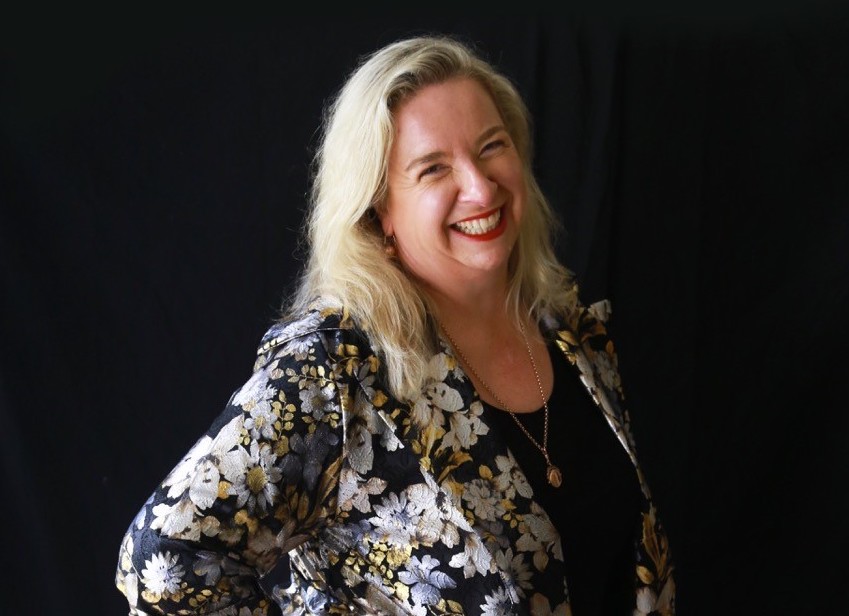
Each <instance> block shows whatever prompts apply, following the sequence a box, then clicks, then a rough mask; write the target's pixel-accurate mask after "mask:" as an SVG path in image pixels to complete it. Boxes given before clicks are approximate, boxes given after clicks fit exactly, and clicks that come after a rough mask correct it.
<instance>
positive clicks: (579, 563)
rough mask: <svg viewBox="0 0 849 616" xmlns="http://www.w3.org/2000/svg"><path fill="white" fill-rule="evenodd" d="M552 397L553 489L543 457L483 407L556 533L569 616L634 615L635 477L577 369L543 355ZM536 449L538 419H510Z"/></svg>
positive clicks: (505, 416) (539, 415) (538, 414)
mask: <svg viewBox="0 0 849 616" xmlns="http://www.w3.org/2000/svg"><path fill="white" fill-rule="evenodd" d="M549 354H550V356H551V361H552V365H553V367H554V390H553V392H552V394H551V398H549V400H548V408H549V427H548V431H549V434H548V453H549V456H550V458H551V461H552V463H554V464H555V465H557V466H558V467H559V468H560V471H561V473H562V474H563V483H562V485H561V486H560V487H559V488H555V487H552V486H551V485H549V483H548V481H547V479H546V463H545V458H544V457H543V455H542V452H540V450H539V449H537V448H536V447H535V446H534V445H533V443H531V442H530V440H529V439H528V437H527V436H525V434H524V433H522V431H521V430H520V429H519V427H518V426H517V425H516V423H515V422H514V421H513V419H512V418H511V417H510V414H509V413H506V412H504V411H502V410H500V409H497V408H495V407H493V406H490V405H488V404H486V403H484V409H485V411H484V413H485V416H486V418H487V420H489V421H490V423H494V424H495V425H496V426H497V428H498V429H499V431H500V432H502V433H503V436H504V438H505V439H506V441H507V444H508V446H509V447H510V450H511V451H512V452H513V456H514V457H515V458H516V461H517V462H518V463H519V466H521V467H522V469H523V470H524V471H525V474H526V475H527V477H528V481H529V482H530V484H531V487H532V488H533V491H534V499H535V500H536V501H537V502H539V503H540V505H542V507H543V508H544V509H545V510H546V512H547V513H548V515H549V516H550V517H551V520H552V522H553V523H554V526H555V527H556V528H557V530H558V532H559V533H560V537H561V540H562V545H563V557H564V559H565V561H566V576H567V583H568V585H569V594H570V597H571V607H572V614H573V616H592V615H595V614H598V615H602V614H603V615H605V616H607V615H613V614H616V615H624V614H631V613H632V611H633V609H634V575H635V562H634V550H635V548H634V542H635V540H637V539H639V534H638V533H639V532H640V527H639V524H638V521H639V520H640V519H641V518H640V516H639V509H640V506H641V500H642V496H641V493H640V486H639V482H638V480H637V473H636V470H635V468H634V465H633V464H632V462H631V459H630V458H629V457H628V454H627V452H626V451H625V448H624V447H623V446H622V444H621V443H620V442H619V440H618V439H617V437H616V434H615V433H614V432H613V430H612V429H611V428H610V425H609V424H608V423H607V420H606V419H605V417H604V414H603V413H602V411H601V409H600V408H599V407H598V406H596V405H595V403H594V402H593V400H592V398H591V397H590V394H589V392H588V391H587V389H586V388H585V387H584V385H583V384H582V383H581V381H580V379H579V377H578V372H577V370H576V369H575V368H574V367H572V366H570V365H569V362H568V361H567V359H566V358H565V357H564V356H563V354H562V353H561V352H560V351H559V349H556V348H551V347H550V348H549ZM515 416H516V417H517V418H518V419H519V421H521V422H522V423H523V425H524V426H525V428H527V430H528V431H529V432H530V433H531V435H533V437H534V438H535V439H536V441H537V442H538V443H542V440H543V426H544V419H545V416H544V412H543V409H542V408H541V409H539V410H538V411H535V412H533V413H519V414H516V415H515Z"/></svg>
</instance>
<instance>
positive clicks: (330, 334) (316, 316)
mask: <svg viewBox="0 0 849 616" xmlns="http://www.w3.org/2000/svg"><path fill="white" fill-rule="evenodd" d="M352 352H353V354H355V355H371V354H373V352H372V350H371V345H370V343H369V341H368V338H367V337H366V335H365V334H364V333H363V331H362V329H361V328H360V327H359V326H358V325H357V323H356V321H355V320H354V319H353V318H352V317H351V316H350V315H349V314H348V312H347V310H345V308H344V307H342V306H339V305H337V304H329V303H323V302H320V301H318V302H316V303H314V304H313V305H311V306H310V308H309V309H307V310H304V311H302V312H300V313H298V314H293V315H289V316H287V317H286V318H282V319H280V320H278V321H277V322H275V323H274V324H272V325H271V326H270V327H269V328H268V330H267V331H266V332H265V334H263V336H262V338H261V340H260V342H259V345H258V346H257V350H256V354H257V358H256V365H255V369H257V368H259V367H261V366H262V365H264V364H267V363H268V362H269V361H270V360H272V359H280V358H282V357H289V358H291V359H294V360H298V361H306V360H310V361H311V362H315V361H316V360H317V359H318V360H322V361H333V359H334V358H335V357H337V356H340V355H341V356H347V357H350V356H351V354H352Z"/></svg>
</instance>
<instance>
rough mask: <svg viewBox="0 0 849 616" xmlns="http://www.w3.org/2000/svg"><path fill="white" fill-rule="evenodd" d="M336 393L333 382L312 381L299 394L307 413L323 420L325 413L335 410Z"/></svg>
mask: <svg viewBox="0 0 849 616" xmlns="http://www.w3.org/2000/svg"><path fill="white" fill-rule="evenodd" d="M335 394H336V389H335V387H333V383H332V382H329V381H312V382H310V383H309V384H308V385H307V386H306V387H305V388H304V389H302V390H301V392H300V394H299V395H300V398H301V410H302V411H303V412H304V413H306V414H307V415H312V417H313V419H315V420H316V421H321V419H322V417H324V414H325V413H327V412H332V411H333V410H334V407H335V405H334V404H333V400H334V397H335Z"/></svg>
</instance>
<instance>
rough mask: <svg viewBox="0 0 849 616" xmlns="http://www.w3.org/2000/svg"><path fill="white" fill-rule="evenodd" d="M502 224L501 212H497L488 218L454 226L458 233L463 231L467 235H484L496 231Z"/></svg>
mask: <svg viewBox="0 0 849 616" xmlns="http://www.w3.org/2000/svg"><path fill="white" fill-rule="evenodd" d="M499 222H501V210H496V211H495V212H493V213H492V214H491V215H489V216H487V217H486V218H477V219H475V220H464V221H462V222H458V223H454V225H452V226H453V227H454V228H455V229H457V230H458V231H462V232H463V233H465V234H466V235H483V234H484V233H488V232H489V231H492V230H493V229H495V227H497V226H498V223H499Z"/></svg>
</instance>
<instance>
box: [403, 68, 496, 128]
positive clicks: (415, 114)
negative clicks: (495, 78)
mask: <svg viewBox="0 0 849 616" xmlns="http://www.w3.org/2000/svg"><path fill="white" fill-rule="evenodd" d="M394 120H395V137H396V139H399V140H403V139H404V138H405V137H409V136H414V137H415V138H416V139H421V138H422V136H423V135H425V134H430V135H440V134H444V135H446V136H450V135H456V133H457V130H458V129H462V130H470V131H474V130H485V129H486V128H489V127H491V126H493V125H497V124H502V123H503V121H502V118H501V114H500V113H499V111H498V108H497V107H496V105H495V101H494V100H493V98H492V96H491V95H490V94H489V92H488V90H487V89H486V88H485V87H484V86H483V85H482V84H481V83H479V82H478V81H477V80H475V79H471V78H467V77H459V78H454V79H450V80H448V81H443V82H440V83H436V84H430V85H427V86H424V87H423V88H421V89H420V90H418V91H417V92H416V93H415V94H412V95H411V96H410V97H408V98H407V99H405V100H404V101H403V102H402V103H401V104H400V105H399V106H398V107H397V108H396V110H395V113H394Z"/></svg>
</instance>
